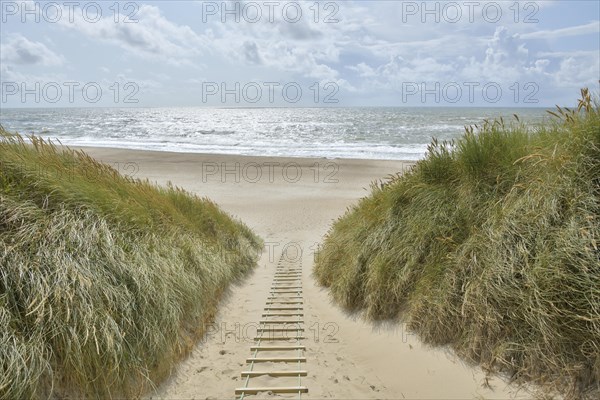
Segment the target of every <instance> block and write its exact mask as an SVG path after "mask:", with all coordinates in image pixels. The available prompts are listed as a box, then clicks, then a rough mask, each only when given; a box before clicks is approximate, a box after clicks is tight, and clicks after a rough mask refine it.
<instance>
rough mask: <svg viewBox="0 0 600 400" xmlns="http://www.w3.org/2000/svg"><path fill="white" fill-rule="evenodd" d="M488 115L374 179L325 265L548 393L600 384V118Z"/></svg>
mask: <svg viewBox="0 0 600 400" xmlns="http://www.w3.org/2000/svg"><path fill="white" fill-rule="evenodd" d="M583 95H584V100H583V101H582V103H581V105H582V109H581V110H580V112H578V113H574V112H568V111H564V110H562V112H561V113H562V114H563V115H561V116H560V117H561V120H560V121H559V122H556V123H554V124H548V125H546V126H545V127H543V128H540V129H536V130H534V131H532V130H531V129H527V128H526V127H524V126H522V125H520V124H516V123H515V125H513V126H505V124H504V123H502V122H498V121H496V122H493V123H486V124H485V125H484V126H483V127H481V129H478V130H477V131H473V130H472V129H468V131H467V133H466V134H465V135H464V136H463V137H462V138H461V139H459V140H458V141H457V142H456V143H452V144H450V143H437V142H436V141H434V142H433V143H432V145H431V146H430V153H429V155H428V156H427V158H426V159H424V160H422V161H420V162H418V163H417V165H416V166H415V168H414V169H413V170H412V171H411V172H410V173H408V174H406V175H404V176H400V177H395V178H393V179H392V180H391V181H389V182H386V183H379V184H374V185H373V190H372V193H371V195H370V196H369V197H367V198H364V199H362V200H361V201H360V203H359V204H358V205H357V206H355V207H353V208H352V209H350V210H348V212H347V213H346V215H344V216H343V217H342V218H340V219H339V220H338V221H336V223H335V224H334V226H333V227H332V229H331V230H330V232H329V233H328V235H327V237H326V239H325V243H324V247H323V249H322V251H321V252H320V254H319V258H318V261H317V263H316V266H315V275H316V276H317V279H318V280H319V281H320V283H321V284H323V285H326V286H329V287H330V289H331V294H332V295H333V297H334V299H335V300H336V301H337V302H339V303H340V304H342V305H343V306H345V307H346V308H348V309H353V310H361V309H362V310H365V311H366V314H367V315H368V316H369V317H371V318H396V317H399V318H402V319H403V320H405V321H407V322H408V324H409V327H410V328H411V329H412V330H414V331H415V332H416V333H418V334H419V335H420V336H421V337H422V338H423V339H424V340H425V341H426V342H428V343H430V344H435V345H450V346H451V347H452V348H453V349H455V350H456V351H457V352H458V353H459V354H460V355H462V356H463V357H465V358H466V359H467V360H469V361H470V362H474V363H477V364H480V365H482V366H483V367H484V368H486V369H487V370H491V371H502V372H505V373H508V374H509V376H511V377H512V378H513V379H516V380H518V381H533V382H536V383H538V384H541V386H542V387H543V389H545V390H548V391H554V390H557V391H559V392H561V393H563V394H565V395H571V396H581V395H589V396H590V397H593V396H595V395H598V392H599V391H600V390H599V389H600V386H599V385H600V383H599V382H600V252H599V246H600V242H599V241H600V113H599V110H598V106H593V105H592V103H591V101H590V99H589V95H588V94H587V92H586V91H584V92H583Z"/></svg>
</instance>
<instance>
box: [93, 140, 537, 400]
mask: <svg viewBox="0 0 600 400" xmlns="http://www.w3.org/2000/svg"><path fill="white" fill-rule="evenodd" d="M85 150H86V151H87V152H88V153H89V154H90V155H92V156H94V157H95V158H97V159H100V160H102V161H104V162H106V163H109V164H111V165H113V166H114V167H115V168H117V169H119V170H120V172H121V173H123V174H128V175H132V176H134V177H137V178H148V179H150V181H154V182H157V183H159V184H163V185H164V184H166V183H167V182H169V181H170V182H172V183H173V184H174V185H177V186H180V187H182V188H184V189H186V190H188V191H191V192H194V193H196V194H198V195H200V196H206V197H209V198H210V199H212V200H214V201H215V202H216V203H218V204H219V205H220V206H221V207H222V208H223V209H224V210H225V211H227V212H229V213H230V214H232V215H234V216H236V217H238V218H240V219H241V220H243V221H244V222H245V223H246V224H247V225H248V226H250V227H251V228H252V229H253V230H254V231H255V232H257V233H258V234H259V235H260V236H261V237H262V238H263V239H264V240H265V242H266V246H265V251H264V252H263V253H262V255H261V258H260V260H259V263H258V267H257V268H256V269H255V271H254V272H253V273H251V274H250V275H249V276H247V278H246V279H245V281H244V282H243V283H241V284H236V285H233V286H232V287H231V290H230V291H229V293H227V294H226V295H225V297H224V298H223V300H222V302H221V305H220V308H219V312H218V315H217V316H216V321H215V323H214V324H213V325H211V326H210V327H209V328H208V334H207V336H206V337H205V339H204V340H202V341H201V342H200V343H198V344H197V346H196V347H195V348H194V350H193V351H192V352H191V353H190V355H189V356H188V357H187V358H186V359H185V360H183V361H182V362H181V363H180V364H179V365H177V366H176V368H175V369H174V371H173V373H172V375H171V377H170V378H169V379H168V380H167V381H166V382H164V383H163V384H162V385H160V386H159V387H158V388H156V390H155V391H154V392H153V393H150V394H149V395H148V397H149V398H167V399H184V398H185V399H191V398H194V399H206V398H218V399H221V398H233V397H234V390H235V388H237V387H242V386H243V385H244V380H243V379H242V378H241V377H240V372H241V371H243V370H246V369H247V366H246V363H245V360H246V358H247V357H250V356H251V352H250V346H251V345H253V344H254V343H253V340H252V338H253V337H254V333H255V332H256V326H257V323H258V321H259V320H260V319H261V313H262V312H263V308H264V307H265V302H266V299H267V297H268V290H269V287H270V284H271V281H272V279H273V274H274V270H275V265H276V263H277V261H278V260H279V257H280V255H281V253H282V251H283V250H285V252H286V254H287V256H288V257H290V258H296V257H298V256H299V255H298V254H299V253H298V249H302V253H301V258H302V267H303V288H304V302H305V306H304V308H305V309H304V319H305V327H306V337H307V338H306V340H304V341H303V344H304V345H305V346H306V348H307V351H306V352H305V356H306V358H307V362H306V364H305V365H303V369H306V370H307V371H308V376H307V377H305V378H302V384H303V385H305V386H307V387H308V388H309V393H308V394H307V395H303V397H305V398H336V399H341V398H345V399H375V398H383V399H392V398H393V399H404V398H406V399H418V398H427V399H457V398H460V399H463V398H490V399H500V398H502V399H505V398H515V397H516V398H530V397H531V394H528V393H526V392H525V391H523V390H519V389H518V388H517V387H514V386H509V385H507V383H505V382H504V381H503V380H501V379H498V378H490V379H489V380H488V379H486V377H485V374H484V373H483V372H482V371H481V370H480V369H478V368H473V367H469V366H466V365H464V364H463V363H462V362H461V361H460V360H458V359H457V358H456V357H455V356H453V355H452V354H451V352H448V351H445V350H444V349H440V348H429V347H427V346H425V345H423V344H421V343H420V341H419V340H418V338H417V337H415V336H414V335H411V334H410V332H407V331H406V330H405V329H403V326H402V325H400V324H396V323H389V324H378V325H374V324H373V323H370V322H365V321H364V320H363V319H361V318H360V316H357V315H349V314H347V313H346V312H344V311H342V310H341V309H340V308H339V307H338V306H336V305H334V304H332V302H331V300H330V298H329V296H328V292H327V290H326V289H324V288H321V287H318V286H317V285H316V283H315V281H314V279H313V278H312V276H311V270H312V267H313V258H314V250H315V248H316V246H317V244H318V243H320V242H321V240H322V238H323V235H324V234H325V233H326V232H327V230H328V228H329V227H330V226H331V224H332V222H333V221H334V220H335V219H336V218H337V217H339V216H340V215H342V214H343V213H344V212H345V210H346V209H347V207H349V206H350V205H352V204H355V203H356V202H357V200H358V199H359V198H361V197H363V196H365V195H366V194H367V193H368V191H367V189H368V187H369V184H370V183H371V182H372V181H373V180H376V179H381V178H385V177H386V176H388V175H389V174H394V173H396V172H398V171H402V170H404V169H406V168H407V167H408V166H409V165H410V163H406V162H400V161H373V160H327V159H298V158H272V157H242V156H226V155H201V154H188V153H167V152H149V151H132V150H118V149H108V148H86V149H85ZM259 173H260V175H259ZM260 379H262V381H261V384H264V385H280V382H282V381H281V379H289V378H260ZM295 379H296V378H295ZM252 382H254V380H253V381H252ZM295 383H296V384H297V380H296V382H295ZM251 385H254V383H252V384H251ZM253 397H256V396H249V397H248V398H253ZM262 397H269V396H266V395H265V396H262ZM271 397H290V396H289V395H280V396H276V395H274V396H271ZM292 397H294V396H292ZM296 397H297V396H296Z"/></svg>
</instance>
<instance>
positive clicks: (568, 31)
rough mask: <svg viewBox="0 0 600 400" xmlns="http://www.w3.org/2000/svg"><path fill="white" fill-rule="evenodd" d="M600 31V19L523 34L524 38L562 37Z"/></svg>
mask: <svg viewBox="0 0 600 400" xmlns="http://www.w3.org/2000/svg"><path fill="white" fill-rule="evenodd" d="M594 33H596V34H598V33H600V21H593V22H590V23H589V24H585V25H577V26H570V27H568V28H561V29H555V30H546V31H537V32H530V33H523V34H521V38H522V39H561V38H564V37H567V36H579V35H588V34H594Z"/></svg>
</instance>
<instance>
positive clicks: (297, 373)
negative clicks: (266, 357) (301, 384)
mask: <svg viewBox="0 0 600 400" xmlns="http://www.w3.org/2000/svg"><path fill="white" fill-rule="evenodd" d="M262 375H269V376H274V377H277V376H308V371H303V370H297V371H242V378H247V377H250V378H252V377H256V376H262Z"/></svg>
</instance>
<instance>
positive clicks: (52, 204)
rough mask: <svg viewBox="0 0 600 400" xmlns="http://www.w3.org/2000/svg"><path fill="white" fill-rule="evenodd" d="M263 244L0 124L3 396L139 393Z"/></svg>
mask: <svg viewBox="0 0 600 400" xmlns="http://www.w3.org/2000/svg"><path fill="white" fill-rule="evenodd" d="M261 247H262V243H261V240H260V239H259V238H258V237H256V236H255V235H254V234H253V233H252V232H251V231H250V230H249V229H248V228H247V227H246V226H245V225H243V224H242V223H241V222H238V221H235V220H233V219H232V218H231V217H230V216H228V215H227V214H225V213H224V212H222V211H221V210H220V209H219V208H218V206H217V205H216V204H214V203H212V202H211V201H209V200H208V199H201V198H199V197H197V196H195V195H191V194H189V193H186V192H185V191H183V190H181V189H178V188H175V187H172V186H170V187H166V188H165V187H158V186H155V185H153V184H150V183H149V182H148V181H140V180H133V179H131V178H127V177H124V176H122V175H120V174H119V173H118V172H117V171H115V170H114V169H112V168H111V167H109V166H107V165H104V164H102V163H100V162H97V161H95V160H94V159H92V158H91V157H89V156H87V155H86V154H85V153H84V152H82V151H74V150H70V149H66V148H63V147H60V146H55V145H54V144H52V143H50V142H46V141H44V140H42V139H39V138H37V137H31V138H30V140H28V141H25V140H24V139H23V138H22V137H20V136H18V135H14V134H11V133H8V132H6V131H5V130H4V129H0V398H2V399H24V398H47V397H48V396H54V397H59V398H60V397H65V396H67V397H68V396H71V397H77V398H80V397H90V398H110V397H128V398H130V397H138V396H140V395H141V394H142V393H143V392H144V391H145V390H147V389H148V388H149V387H151V385H152V384H153V382H154V383H156V382H158V381H160V380H161V379H163V378H164V377H165V376H166V374H167V373H168V372H169V371H170V368H171V367H172V366H173V364H174V363H175V362H176V361H177V360H178V359H180V358H181V357H182V355H184V354H185V353H186V352H187V351H188V350H189V349H190V348H191V347H192V346H193V344H194V342H195V341H196V340H197V339H198V338H199V337H200V336H201V335H202V334H203V326H204V324H205V323H207V322H209V321H210V319H211V318H212V317H213V315H214V313H215V309H216V306H217V302H218V300H219V297H220V295H221V294H222V292H223V291H224V290H225V289H226V287H227V286H228V284H229V283H231V282H232V281H233V280H235V279H239V278H241V277H243V276H244V274H245V273H246V272H247V271H249V270H250V269H251V268H252V267H253V266H254V265H255V262H256V255H257V254H258V251H259V249H260V248H261Z"/></svg>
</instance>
